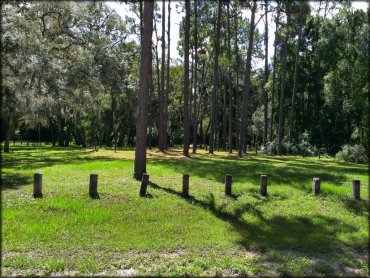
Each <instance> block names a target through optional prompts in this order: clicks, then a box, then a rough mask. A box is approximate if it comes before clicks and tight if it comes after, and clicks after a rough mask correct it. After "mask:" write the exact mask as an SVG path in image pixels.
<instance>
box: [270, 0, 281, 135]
mask: <svg viewBox="0 0 370 278" xmlns="http://www.w3.org/2000/svg"><path fill="white" fill-rule="evenodd" d="M279 19H280V1H278V6H277V14H276V25H275V26H276V27H275V42H274V73H273V76H272V94H271V115H270V132H269V134H270V137H269V141H270V142H271V141H272V133H273V131H272V126H273V124H274V104H275V85H276V47H277V43H278V39H277V30H278V28H279Z"/></svg>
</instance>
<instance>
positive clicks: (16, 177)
mask: <svg viewBox="0 0 370 278" xmlns="http://www.w3.org/2000/svg"><path fill="white" fill-rule="evenodd" d="M31 182H32V177H31V176H25V175H21V174H17V173H12V172H2V177H1V190H7V189H13V190H14V189H18V188H20V187H21V186H24V185H27V184H30V183H31Z"/></svg>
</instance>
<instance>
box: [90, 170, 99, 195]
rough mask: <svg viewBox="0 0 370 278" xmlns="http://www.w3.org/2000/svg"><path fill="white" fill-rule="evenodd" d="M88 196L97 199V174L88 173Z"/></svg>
mask: <svg viewBox="0 0 370 278" xmlns="http://www.w3.org/2000/svg"><path fill="white" fill-rule="evenodd" d="M89 196H90V197H91V198H93V199H99V194H98V174H90V186H89Z"/></svg>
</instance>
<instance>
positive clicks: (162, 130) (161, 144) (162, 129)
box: [158, 1, 167, 152]
mask: <svg viewBox="0 0 370 278" xmlns="http://www.w3.org/2000/svg"><path fill="white" fill-rule="evenodd" d="M165 32H166V1H163V2H162V38H161V39H162V57H161V59H162V68H161V91H160V92H159V133H158V148H159V150H160V151H161V152H163V151H164V150H165V147H166V142H165V141H166V137H167V136H166V135H167V131H166V123H165V116H164V109H165V108H164V104H165V100H164V98H165V96H164V70H165V64H166V58H165V52H166V42H165Z"/></svg>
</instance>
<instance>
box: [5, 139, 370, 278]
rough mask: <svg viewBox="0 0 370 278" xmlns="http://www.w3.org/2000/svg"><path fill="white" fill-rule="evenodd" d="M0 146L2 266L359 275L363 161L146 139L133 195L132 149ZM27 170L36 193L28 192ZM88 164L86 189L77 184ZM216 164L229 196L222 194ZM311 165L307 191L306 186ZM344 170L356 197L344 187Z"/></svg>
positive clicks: (50, 270) (52, 271) (87, 271)
mask: <svg viewBox="0 0 370 278" xmlns="http://www.w3.org/2000/svg"><path fill="white" fill-rule="evenodd" d="M11 147H12V146H11ZM2 155H3V169H2V202H1V205H2V266H1V267H2V275H4V276H8V275H12V274H19V275H78V276H80V275H111V276H112V275H120V276H122V275H130V276H132V275H163V276H166V275H175V276H179V275H196V276H199V275H201V276H207V275H211V276H213V275H226V276H231V275H294V276H297V275H298V276H302V275H308V276H312V275H344V276H349V275H368V253H367V247H368V233H369V231H368V220H367V219H368V209H367V208H368V169H367V166H366V165H356V164H351V163H342V162H336V161H334V160H333V159H327V158H322V159H318V158H303V157H298V156H295V157H293V156H289V157H274V156H265V155H263V154H258V155H256V154H254V153H252V152H251V153H248V155H247V156H246V157H245V158H243V159H238V158H237V157H236V154H235V153H234V154H232V155H229V154H228V153H226V152H217V151H216V152H215V155H209V154H207V153H206V152H205V150H199V154H197V155H193V156H192V157H191V158H185V157H183V156H182V155H181V150H180V149H171V150H169V152H168V153H167V154H161V153H158V152H156V151H155V150H152V151H149V150H148V165H147V172H148V174H149V175H150V185H149V186H148V193H149V194H150V195H149V197H146V198H142V197H139V188H140V181H136V180H135V179H133V177H132V175H133V167H134V163H133V158H134V150H132V149H129V150H118V151H117V153H114V151H113V150H111V149H100V150H99V151H98V152H93V151H91V150H90V149H80V148H52V147H50V146H42V147H31V146H30V147H25V146H20V145H17V146H15V147H13V148H12V150H11V152H10V153H9V154H4V153H2ZM38 171H40V172H42V174H43V193H44V198H42V199H33V198H32V192H33V174H34V173H35V172H38ZM91 173H97V174H98V175H99V185H98V191H99V194H100V199H98V200H95V199H91V198H89V196H88V187H89V175H90V174H91ZM185 173H187V174H189V175H190V195H191V196H190V197H189V198H187V199H186V198H183V197H182V196H181V190H182V175H183V174H185ZM225 174H231V175H232V176H233V187H232V190H233V194H234V195H235V196H234V197H226V196H225V194H224V177H225ZM261 174H267V175H268V196H267V197H263V196H261V195H260V194H259V180H260V175H261ZM316 176H317V177H320V178H321V180H322V182H321V194H320V195H319V196H313V195H312V193H311V185H312V178H313V177H316ZM353 179H359V180H360V181H361V197H362V200H360V201H355V200H353V199H352V197H351V194H352V180H353Z"/></svg>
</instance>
